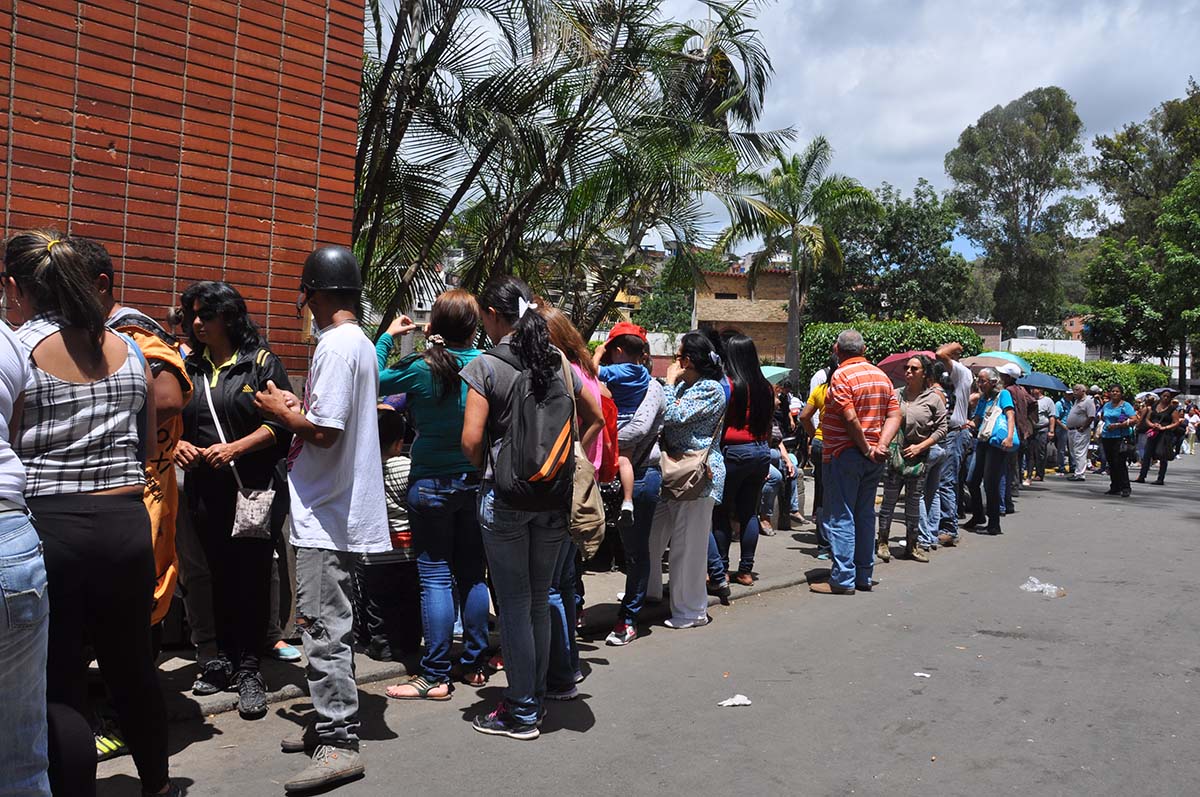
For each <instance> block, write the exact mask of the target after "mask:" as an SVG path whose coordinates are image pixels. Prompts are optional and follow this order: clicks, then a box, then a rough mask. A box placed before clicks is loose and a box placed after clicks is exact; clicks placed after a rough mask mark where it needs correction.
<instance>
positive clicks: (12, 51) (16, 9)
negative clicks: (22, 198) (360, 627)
mask: <svg viewBox="0 0 1200 797" xmlns="http://www.w3.org/2000/svg"><path fill="white" fill-rule="evenodd" d="M20 18H21V0H13V4H12V30H11V31H10V34H9V47H8V103H7V104H6V106H5V107H6V108H7V110H6V111H5V117H4V122H5V124H6V125H7V129H8V131H9V132H8V146H7V147H6V151H5V171H4V185H5V187H6V188H8V189H9V190H8V191H6V192H5V193H6V196H5V197H4V231H5V233H6V234H11V233H10V232H9V231H10V230H12V203H11V202H9V201H8V196H7V194H8V193H11V186H12V173H13V134H12V129H13V113H12V95H13V90H14V89H15V88H16V85H17V24H18V21H19V20H20ZM68 192H69V189H68ZM7 319H8V313H7V312H5V320H6V321H7Z"/></svg>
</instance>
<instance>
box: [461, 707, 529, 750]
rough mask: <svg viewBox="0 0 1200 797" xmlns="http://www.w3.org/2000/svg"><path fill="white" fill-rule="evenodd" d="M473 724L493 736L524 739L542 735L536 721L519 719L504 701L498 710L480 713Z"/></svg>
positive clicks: (478, 729)
mask: <svg viewBox="0 0 1200 797" xmlns="http://www.w3.org/2000/svg"><path fill="white" fill-rule="evenodd" d="M539 719H540V717H539ZM471 725H472V727H474V728H475V730H477V731H479V732H480V733H487V734H490V735H492V736H507V737H508V738H510V739H521V740H523V741H528V740H530V739H536V738H538V737H539V736H541V735H542V732H541V731H539V730H538V726H537V724H536V722H535V723H533V724H527V723H524V722H520V721H518V720H517V718H516V717H514V716H513V715H512V714H511V713H510V712H509V710H508V704H507V703H505V702H503V701H501V702H500V704H499V705H497V706H496V710H495V711H493V712H492V713H491V714H480V715H479V716H478V717H476V718H475V721H474V722H473V723H471Z"/></svg>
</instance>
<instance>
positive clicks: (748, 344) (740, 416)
mask: <svg viewBox="0 0 1200 797" xmlns="http://www.w3.org/2000/svg"><path fill="white" fill-rule="evenodd" d="M724 361H725V374H726V377H727V378H728V380H729V383H730V386H731V388H732V389H731V391H730V394H729V406H728V408H727V409H726V411H725V428H724V432H723V435H722V439H721V454H722V456H723V457H724V459H725V489H724V491H723V492H722V498H721V504H720V506H717V507H716V508H714V510H713V535H714V536H715V537H716V539H717V548H718V549H719V550H720V552H721V560H722V562H723V563H724V565H725V569H726V570H728V569H729V544H730V540H731V539H732V537H733V523H734V522H736V523H737V524H738V525H739V526H740V527H741V530H742V536H741V542H740V546H741V551H742V555H741V561H739V562H738V569H737V574H736V575H735V576H734V577H733V580H734V581H736V582H737V583H739V584H741V585H743V586H746V587H748V586H751V585H752V584H753V583H754V576H753V570H754V552H755V549H756V548H757V547H758V534H759V530H760V529H759V519H758V504H759V499H760V498H761V496H762V488H763V483H764V482H765V481H766V478H767V471H768V469H769V468H770V467H771V449H770V446H769V445H768V444H767V440H768V438H769V437H770V436H771V421H772V420H773V419H774V415H775V392H774V391H773V390H772V389H771V383H770V382H768V381H767V379H766V377H764V376H763V374H762V366H761V365H760V364H759V361H758V349H757V348H755V346H754V341H753V340H752V339H750V338H748V337H747V336H745V335H733V336H731V337H730V338H729V339H728V340H726V341H725V358H724Z"/></svg>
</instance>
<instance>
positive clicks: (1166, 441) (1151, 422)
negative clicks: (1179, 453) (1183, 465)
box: [1134, 387, 1183, 484]
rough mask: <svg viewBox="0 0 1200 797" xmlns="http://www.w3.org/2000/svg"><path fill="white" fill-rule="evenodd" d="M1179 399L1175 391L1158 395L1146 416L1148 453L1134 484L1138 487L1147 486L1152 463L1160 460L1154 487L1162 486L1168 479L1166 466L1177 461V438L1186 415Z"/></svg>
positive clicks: (1143, 459)
mask: <svg viewBox="0 0 1200 797" xmlns="http://www.w3.org/2000/svg"><path fill="white" fill-rule="evenodd" d="M1177 395H1179V391H1177V390H1176V389H1175V388H1173V387H1164V388H1163V389H1162V390H1160V391H1159V392H1158V399H1157V400H1156V401H1154V402H1153V403H1151V404H1150V412H1149V413H1148V414H1147V415H1146V429H1147V431H1146V440H1147V442H1146V453H1145V454H1144V455H1143V456H1142V470H1141V473H1139V474H1138V477H1137V478H1136V479H1134V481H1136V482H1138V483H1139V484H1144V483H1145V482H1146V476H1147V475H1149V473H1150V463H1151V462H1152V461H1153V460H1156V459H1157V460H1158V478H1157V479H1155V480H1154V482H1153V483H1154V484H1162V483H1163V480H1164V479H1165V478H1166V477H1167V463H1168V462H1170V461H1171V460H1173V459H1175V435H1176V434H1177V433H1178V431H1179V427H1180V426H1181V425H1182V424H1183V413H1182V412H1181V411H1180V410H1179V408H1178V407H1176V406H1175V396H1177Z"/></svg>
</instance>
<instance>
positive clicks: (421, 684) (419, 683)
mask: <svg viewBox="0 0 1200 797" xmlns="http://www.w3.org/2000/svg"><path fill="white" fill-rule="evenodd" d="M398 686H411V687H412V688H413V689H416V690H417V693H416V694H415V695H398V694H395V693H393V692H392V690H393V689H395V688H396V687H395V686H389V687H388V688H387V690H385V694H386V695H387V696H388V697H390V698H391V699H392V700H437V701H442V700H449V699H450V695H451V692H453V691H454V687H453V686H450V684H448V683H446V684H443V683H440V682H439V683H430V682H429V681H427V680H425V676H423V675H417V676H414V677H412V678H409V679H408V680H407V681H405V682H404V683H403V684H399V685H398ZM439 686H445V687H447V689H446V694H444V695H441V696H436V695H431V694H429V693H430V692H431V691H433V690H434V689H437V688H438V687H439Z"/></svg>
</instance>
